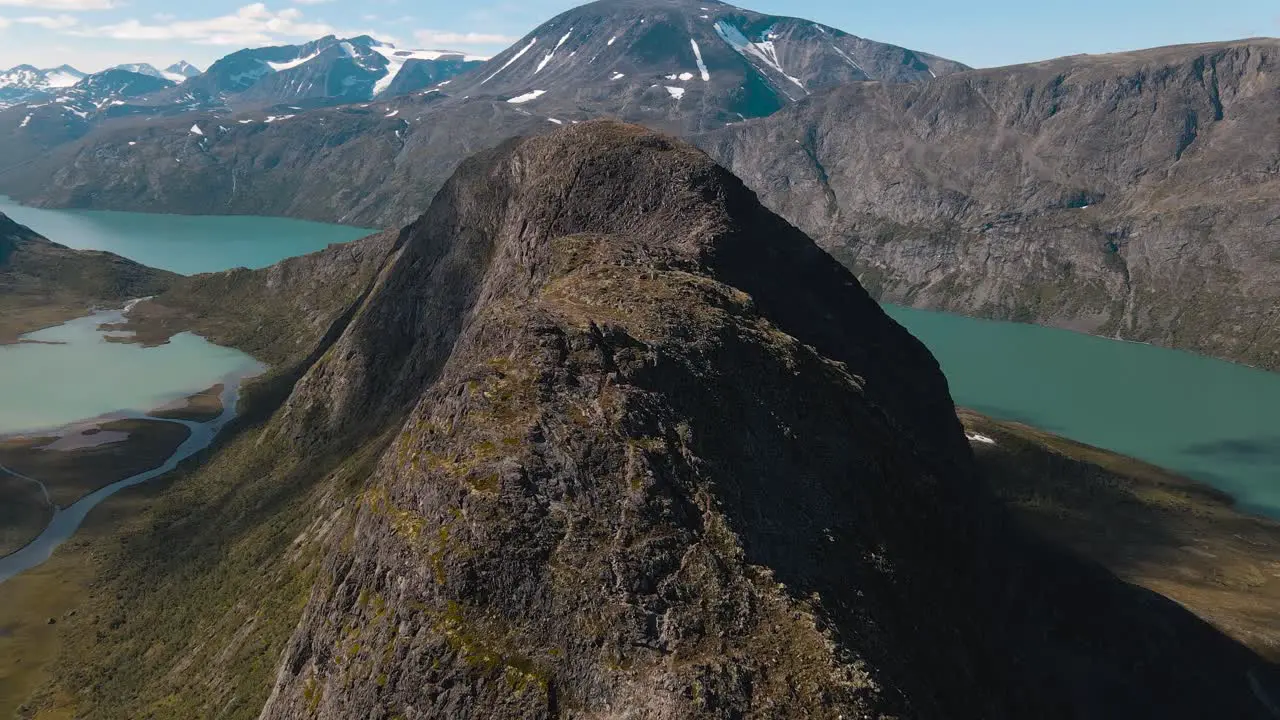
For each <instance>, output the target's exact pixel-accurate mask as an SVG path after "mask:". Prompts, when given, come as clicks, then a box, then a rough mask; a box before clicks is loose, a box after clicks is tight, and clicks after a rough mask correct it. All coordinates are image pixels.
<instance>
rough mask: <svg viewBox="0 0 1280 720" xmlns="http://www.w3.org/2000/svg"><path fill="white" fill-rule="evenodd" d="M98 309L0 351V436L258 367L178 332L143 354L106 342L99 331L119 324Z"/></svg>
mask: <svg viewBox="0 0 1280 720" xmlns="http://www.w3.org/2000/svg"><path fill="white" fill-rule="evenodd" d="M122 318H123V313H122V312H121V311H118V310H117V311H103V312H98V313H94V314H93V315H90V316H87V317H83V318H78V319H76V320H72V321H70V322H68V323H65V324H63V325H59V326H57V327H52V328H47V329H45V330H40V331H38V332H34V333H30V334H28V335H25V336H23V339H24V340H30V341H33V342H23V343H19V344H16V345H4V346H0V399H2V401H0V436H5V435H14V434H19V433H22V434H33V433H36V432H38V431H41V430H50V429H55V428H61V427H64V426H66V425H69V424H71V423H76V422H79V421H82V420H84V419H86V418H97V417H102V416H106V415H110V414H113V413H120V412H122V411H124V412H127V411H136V412H145V411H148V410H151V409H153V408H156V407H160V406H162V405H165V404H166V403H170V402H173V401H174V400H177V399H179V398H182V397H185V396H186V395H189V394H191V393H194V392H198V391H200V390H203V389H205V388H208V387H209V386H211V385H213V384H215V383H217V382H220V381H221V380H222V379H223V378H225V377H227V376H239V377H244V376H246V375H252V374H256V373H258V372H260V371H261V370H262V365H261V364H260V363H259V362H258V361H256V360H254V359H253V358H251V357H249V356H248V355H245V354H244V353H242V352H240V351H238V350H233V349H231V348H225V347H220V346H218V345H214V344H213V343H210V342H208V341H206V340H204V339H203V338H201V337H199V336H197V335H193V334H191V333H182V334H179V335H176V336H174V338H173V339H172V340H171V341H170V342H169V343H168V344H166V345H161V346H159V347H153V348H144V347H141V346H138V345H132V344H129V343H121V342H109V341H108V339H107V338H108V335H115V336H119V335H120V333H104V332H102V331H101V330H99V328H98V326H99V325H101V324H103V323H113V322H119V321H120V320H121V319H122Z"/></svg>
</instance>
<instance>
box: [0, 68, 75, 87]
mask: <svg viewBox="0 0 1280 720" xmlns="http://www.w3.org/2000/svg"><path fill="white" fill-rule="evenodd" d="M85 77H86V76H85V73H82V72H80V71H79V70H76V69H75V68H73V67H71V66H70V65H60V66H58V67H56V68H47V69H43V70H42V69H40V68H36V67H32V66H31V65H19V66H17V67H15V68H11V69H9V70H6V71H4V72H0V87H3V88H22V89H27V90H48V89H50V88H65V87H71V86H72V85H75V84H76V83H78V82H80V81H81V80H82V79H84V78H85Z"/></svg>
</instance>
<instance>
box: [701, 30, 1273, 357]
mask: <svg viewBox="0 0 1280 720" xmlns="http://www.w3.org/2000/svg"><path fill="white" fill-rule="evenodd" d="M1278 60H1280V42H1277V41H1274V40H1256V41H1242V42H1238V43H1224V44H1212V45H1202V46H1185V47H1174V48H1161V49H1156V50H1149V51H1143V52H1137V53H1127V54H1122V55H1109V56H1099V57H1072V58H1062V59H1059V60H1054V61H1049V62H1044V63H1037V64H1033V65H1025V66H1018V67H1011V68H997V69H992V70H981V71H974V72H970V73H964V74H961V75H956V76H952V77H947V78H942V79H939V80H937V81H935V82H933V83H929V84H927V85H922V86H906V85H896V86H895V85H888V84H854V85H850V86H846V87H842V88H839V89H837V90H835V91H832V92H830V93H828V94H826V95H824V96H822V97H815V98H812V99H811V100H810V101H807V102H805V103H802V104H799V105H797V106H795V107H793V108H788V109H787V110H784V111H782V112H780V113H779V114H778V115H776V116H774V117H770V118H768V119H766V120H763V121H758V122H755V123H750V124H747V125H742V126H737V127H733V128H728V129H725V130H722V131H719V132H716V133H711V134H708V135H705V136H702V137H699V138H697V139H696V142H697V143H698V144H699V145H700V146H702V147H703V148H705V149H706V150H708V151H709V152H710V153H711V154H712V155H713V156H714V157H716V158H717V159H719V160H720V161H721V162H723V163H724V164H725V165H726V166H727V167H729V168H731V169H732V170H733V171H734V172H735V173H736V174H738V175H739V176H740V177H742V178H743V179H744V180H745V181H746V182H747V184H748V185H749V186H751V187H752V188H753V189H755V190H756V191H757V192H759V193H760V196H761V198H762V200H764V202H766V203H767V204H768V205H769V206H770V207H771V208H772V209H774V210H775V211H777V212H779V213H781V214H782V215H783V216H784V217H786V218H788V219H789V220H791V221H792V222H794V223H796V224H797V225H799V226H800V227H802V228H804V229H805V230H806V231H808V232H809V233H810V234H812V235H813V237H814V238H815V239H817V240H818V242H819V243H820V244H821V245H822V246H823V247H824V248H826V249H827V250H828V251H830V252H832V253H833V254H835V255H836V256H837V257H838V258H840V259H841V260H842V261H844V262H845V263H846V264H847V265H848V266H849V267H851V268H853V269H854V270H855V271H856V272H857V274H858V275H859V277H860V278H861V279H862V281H863V283H864V284H865V285H867V286H868V288H869V289H871V290H872V292H874V293H875V294H877V295H878V296H879V297H881V298H883V299H884V300H889V301H893V302H899V303H906V304H912V305H916V306H920V307H930V308H943V309H948V310H956V311H960V312H965V313H970V314H976V315H983V316H988V317H996V318H1006V319H1014V320H1023V321H1031V322H1041V323H1047V324H1053V325H1059V326H1064V327H1070V328H1074V329H1078V330H1083V331H1086V332H1092V333H1098V334H1103V335H1109V336H1116V337H1122V338H1127V339H1132V340H1140V341H1148V342H1156V343H1160V344H1165V345H1171V346H1174V347H1181V348H1187V349H1191V350H1196V351H1199V352H1204V353H1207V354H1211V355H1216V356H1219V357H1225V358H1229V359H1233V360H1239V361H1242V362H1248V363H1251V364H1255V365H1259V366H1262V367H1268V368H1273V369H1274V368H1280V316H1277V313H1276V307H1277V302H1278V301H1280V289H1278V288H1280V285H1277V283H1276V280H1277V278H1280V226H1277V222H1280V218H1278V217H1277V210H1276V208H1277V207H1278V206H1280V205H1278V203H1280V175H1278V173H1280V170H1278V168H1280V127H1278V126H1277V125H1276V122H1275V118H1276V117H1277V115H1278V114H1280V90H1278V88H1277V77H1280V75H1277V74H1276V72H1275V70H1274V68H1275V67H1276V64H1277V61H1278Z"/></svg>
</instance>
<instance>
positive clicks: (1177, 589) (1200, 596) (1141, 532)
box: [957, 408, 1280, 662]
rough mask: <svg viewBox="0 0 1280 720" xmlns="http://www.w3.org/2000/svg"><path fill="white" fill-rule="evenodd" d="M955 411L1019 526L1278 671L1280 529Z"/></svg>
mask: <svg viewBox="0 0 1280 720" xmlns="http://www.w3.org/2000/svg"><path fill="white" fill-rule="evenodd" d="M957 414H958V416H959V418H960V420H961V422H962V424H963V425H964V427H965V430H966V433H967V434H969V436H970V444H971V446H972V447H973V451H974V458H975V460H976V462H977V467H978V472H979V475H980V476H981V477H982V478H983V480H984V481H985V482H986V483H987V484H988V486H989V487H990V488H991V490H992V491H993V492H994V493H995V494H996V496H997V497H999V498H1000V499H1001V500H1002V501H1003V502H1004V504H1005V505H1006V506H1007V507H1008V508H1009V510H1010V511H1011V513H1012V514H1013V516H1014V518H1015V519H1016V520H1017V521H1018V522H1019V523H1022V524H1024V525H1026V526H1027V527H1028V528H1029V529H1031V530H1032V531H1034V532H1035V533H1036V534H1037V535H1040V536H1041V537H1043V538H1044V539H1046V540H1048V541H1049V542H1050V543H1052V544H1054V545H1057V546H1060V547H1065V548H1067V549H1069V550H1071V551H1073V552H1074V553H1076V554H1078V555H1081V556H1083V557H1086V558H1089V559H1091V560H1093V561H1095V562H1098V563H1099V564H1101V565H1102V566H1104V567H1106V568H1107V569H1108V570H1110V571H1111V572H1112V573H1113V574H1115V575H1116V576H1117V577H1120V578H1121V579H1123V580H1125V581H1127V582H1130V583H1133V584H1135V585H1139V586H1142V587H1145V588H1147V589H1149V590H1152V591H1154V592H1157V593H1159V594H1161V595H1164V596H1165V597H1168V598H1171V599H1173V600H1174V601H1176V602H1178V603H1179V604H1181V605H1183V606H1184V607H1186V608H1188V609H1189V610H1191V611H1192V612H1194V613H1195V614H1197V615H1199V616H1200V617H1201V618H1202V619H1203V620H1205V621H1206V622H1208V623H1209V624H1211V625H1213V626H1215V627H1217V628H1218V629H1219V630H1221V631H1222V632H1224V633H1226V634H1227V635H1230V636H1232V637H1234V638H1235V639H1237V640H1239V641H1240V642H1242V643H1244V644H1245V645H1248V646H1249V647H1251V648H1252V649H1253V650H1255V651H1256V652H1258V653H1259V654H1261V655H1262V656H1264V657H1265V658H1267V659H1268V660H1269V661H1271V662H1280V522H1277V521H1276V520H1275V519H1273V518H1268V517H1264V516H1258V515H1255V514H1252V513H1250V512H1249V511H1248V510H1247V509H1242V508H1240V507H1239V506H1238V505H1237V503H1236V502H1235V499H1234V498H1233V497H1231V496H1230V495H1229V494H1228V493H1225V492H1223V491H1221V490H1219V489H1217V488H1214V487H1212V486H1209V485H1207V484H1205V483H1202V482H1200V481H1198V480H1195V479H1192V478H1187V477H1184V476H1182V475H1179V474H1177V473H1174V472H1171V471H1168V470H1165V469H1163V468H1160V467H1157V466H1154V465H1151V464H1149V463H1145V462H1142V461H1140V460H1135V459H1134V458H1131V457H1127V456H1124V455H1120V454H1118V453H1114V452H1110V451H1107V450H1104V449H1101V448H1097V447H1093V446H1090V445H1086V444H1083V443H1078V442H1075V441H1072V440H1068V439H1066V438H1062V437H1060V436H1057V435H1054V434H1052V433H1049V432H1045V431H1043V430H1039V429H1036V428H1034V427H1031V426H1028V425H1025V424H1021V423H1016V422H1006V421H1000V420H995V419H992V418H989V417H986V416H984V415H982V414H979V413H976V412H973V411H971V410H967V409H964V408H959V409H958V412H957ZM976 437H981V438H985V440H979V439H975V438H976ZM988 441H989V442H988Z"/></svg>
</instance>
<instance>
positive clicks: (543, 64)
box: [533, 28, 573, 75]
mask: <svg viewBox="0 0 1280 720" xmlns="http://www.w3.org/2000/svg"><path fill="white" fill-rule="evenodd" d="M572 34H573V28H569V32H567V33H565V34H564V37H562V38H560V42H558V43H556V46H555V47H553V48H551V52H549V53H547V56H546V57H544V58H542V62H540V63H538V68H537V69H536V70H534V71H533V74H534V75H537V74H538V73H540V72H542V68H544V67H546V66H547V63H549V62H551V58H553V57H555V56H556V51H557V50H559V49H560V46H561V45H564V41H565V40H568V39H569V36H570V35H572Z"/></svg>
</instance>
